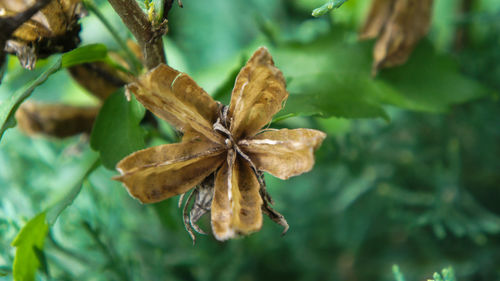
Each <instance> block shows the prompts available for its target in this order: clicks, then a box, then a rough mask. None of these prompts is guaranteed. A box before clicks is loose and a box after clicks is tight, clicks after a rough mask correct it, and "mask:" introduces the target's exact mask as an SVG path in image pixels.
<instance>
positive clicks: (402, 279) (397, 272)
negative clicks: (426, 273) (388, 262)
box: [392, 264, 405, 281]
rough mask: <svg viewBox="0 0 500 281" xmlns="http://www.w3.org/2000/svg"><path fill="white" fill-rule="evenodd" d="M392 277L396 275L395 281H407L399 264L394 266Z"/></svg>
mask: <svg viewBox="0 0 500 281" xmlns="http://www.w3.org/2000/svg"><path fill="white" fill-rule="evenodd" d="M392 275H394V280H396V281H405V277H404V276H403V273H401V271H400V270H399V266H398V265H397V264H395V265H393V266H392Z"/></svg>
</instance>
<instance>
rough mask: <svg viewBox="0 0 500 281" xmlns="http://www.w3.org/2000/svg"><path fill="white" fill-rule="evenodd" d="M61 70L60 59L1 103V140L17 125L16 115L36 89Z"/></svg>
mask: <svg viewBox="0 0 500 281" xmlns="http://www.w3.org/2000/svg"><path fill="white" fill-rule="evenodd" d="M60 68H61V59H58V60H57V61H56V62H55V63H54V65H52V66H51V67H50V68H49V69H47V70H46V71H45V72H43V73H42V74H41V75H40V76H39V77H38V78H36V79H35V80H33V81H32V82H30V83H29V84H28V85H26V86H25V87H23V88H22V89H20V90H18V91H16V92H15V93H14V94H13V95H12V96H10V97H9V98H8V99H7V100H5V101H2V102H1V103H0V140H1V139H2V136H3V133H4V132H5V130H7V129H8V128H11V127H13V126H14V125H15V124H16V121H15V119H14V114H15V113H16V110H17V108H18V107H19V106H20V105H21V103H22V102H23V101H24V100H25V99H27V98H28V97H29V96H30V95H31V93H33V90H35V88H36V87H38V86H40V85H41V84H43V83H44V82H45V81H47V79H48V78H49V76H50V75H52V74H53V73H55V72H57V71H58V70H59V69H60Z"/></svg>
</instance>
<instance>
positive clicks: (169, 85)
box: [129, 64, 223, 143]
mask: <svg viewBox="0 0 500 281" xmlns="http://www.w3.org/2000/svg"><path fill="white" fill-rule="evenodd" d="M129 89H130V90H132V92H134V94H135V96H136V97H137V100H139V101H140V102H141V103H142V104H143V105H144V106H145V107H146V108H147V109H149V110H151V111H152V112H153V113H154V114H156V115H157V116H159V117H161V118H163V119H165V120H166V121H168V122H169V123H170V124H172V125H173V126H175V127H176V128H177V129H178V130H180V131H183V132H185V131H188V130H190V129H192V130H195V131H196V132H198V133H200V134H202V135H204V136H205V137H207V138H208V139H210V140H211V141H214V142H219V143H222V141H223V140H222V137H221V136H220V135H219V134H217V133H215V132H214V131H213V129H212V124H213V123H214V122H215V121H216V119H217V115H218V108H219V105H218V104H217V103H216V102H215V101H214V100H213V99H212V98H211V97H210V96H209V95H208V94H207V93H206V92H205V91H204V90H203V89H202V88H201V87H200V86H198V85H197V84H196V82H194V81H193V79H191V77H189V76H188V75H187V74H185V73H181V72H179V71H177V70H175V69H172V68H170V67H169V66H166V65H163V64H162V65H160V66H158V67H156V68H155V69H153V70H152V71H150V72H149V73H147V74H145V75H144V76H142V77H141V78H140V79H139V80H138V81H137V82H135V83H132V84H131V85H130V86H129Z"/></svg>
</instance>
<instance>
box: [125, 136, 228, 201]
mask: <svg viewBox="0 0 500 281" xmlns="http://www.w3.org/2000/svg"><path fill="white" fill-rule="evenodd" d="M223 152H224V148H223V147H221V146H218V145H216V144H214V143H212V142H208V141H206V139H202V138H201V137H200V138H194V139H191V140H189V141H186V142H182V143H175V144H164V145H160V146H155V147H151V148H147V149H144V150H140V151H137V152H135V153H132V154H131V155H129V156H127V157H126V158H124V159H123V160H121V161H120V162H119V163H118V165H117V166H116V169H117V170H118V171H119V172H120V174H121V176H118V177H116V178H115V179H116V180H119V181H121V182H123V184H124V185H125V187H126V188H127V190H128V191H129V193H130V195H132V196H133V197H135V198H137V199H139V200H140V201H141V202H142V203H153V202H158V201H161V200H164V199H167V198H169V197H172V196H175V195H178V194H182V193H185V192H186V191H188V190H189V189H191V188H193V187H194V186H195V185H197V184H199V183H200V182H201V181H202V180H203V179H205V178H206V177H207V176H208V175H210V174H211V173H212V172H213V171H214V170H215V169H217V167H218V166H220V164H221V163H222V161H223V160H224V158H225V157H224V153H223Z"/></svg>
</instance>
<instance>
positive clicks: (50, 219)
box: [47, 151, 99, 226]
mask: <svg viewBox="0 0 500 281" xmlns="http://www.w3.org/2000/svg"><path fill="white" fill-rule="evenodd" d="M98 163H99V155H98V154H97V153H95V152H93V151H89V153H86V154H84V155H83V157H82V159H80V161H79V166H80V167H81V170H82V171H81V175H80V176H77V177H76V180H75V181H76V182H75V183H72V187H71V189H70V190H69V192H68V193H67V194H66V195H65V196H64V197H62V198H61V199H60V200H59V201H57V202H56V203H55V204H54V205H53V206H52V207H50V208H49V209H48V210H47V223H48V224H49V225H51V226H52V225H53V224H54V223H55V222H56V220H57V218H58V217H59V215H60V214H61V213H62V212H63V211H64V210H65V209H66V208H67V207H68V206H70V205H71V204H73V201H74V200H75V198H76V197H77V196H78V194H80V191H81V190H82V186H83V182H84V181H85V179H87V177H88V176H89V175H90V173H92V171H94V169H95V168H96V167H97V164H98Z"/></svg>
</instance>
